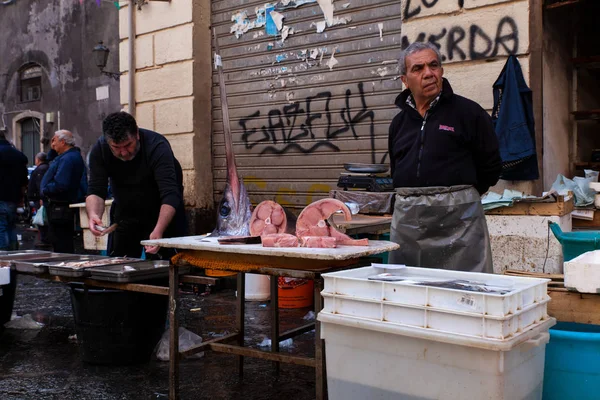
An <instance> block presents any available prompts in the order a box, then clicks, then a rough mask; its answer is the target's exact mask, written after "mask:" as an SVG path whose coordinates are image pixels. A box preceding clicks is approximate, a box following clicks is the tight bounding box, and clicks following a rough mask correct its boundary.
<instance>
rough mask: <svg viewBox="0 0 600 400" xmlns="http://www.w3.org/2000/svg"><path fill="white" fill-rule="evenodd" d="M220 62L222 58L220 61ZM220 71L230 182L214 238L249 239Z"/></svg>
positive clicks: (247, 213)
mask: <svg viewBox="0 0 600 400" xmlns="http://www.w3.org/2000/svg"><path fill="white" fill-rule="evenodd" d="M213 38H214V46H215V51H216V54H217V55H218V54H219V44H218V42H217V33H216V31H215V30H214V29H213ZM219 59H220V58H219ZM215 64H216V65H218V66H217V69H218V72H219V89H220V94H221V112H222V114H223V134H224V136H225V156H226V160H227V183H226V184H225V190H224V191H223V198H222V199H221V202H220V203H219V207H218V208H217V227H216V228H215V230H214V231H213V232H212V234H211V236H250V217H251V216H252V212H251V210H250V198H249V197H248V192H247V191H246V187H245V186H244V182H243V180H242V178H241V177H240V176H239V175H238V172H237V168H236V165H235V156H234V154H233V139H232V137H231V127H230V125H229V108H228V106H227V93H226V91H225V78H224V77H223V67H222V65H220V62H219V63H215Z"/></svg>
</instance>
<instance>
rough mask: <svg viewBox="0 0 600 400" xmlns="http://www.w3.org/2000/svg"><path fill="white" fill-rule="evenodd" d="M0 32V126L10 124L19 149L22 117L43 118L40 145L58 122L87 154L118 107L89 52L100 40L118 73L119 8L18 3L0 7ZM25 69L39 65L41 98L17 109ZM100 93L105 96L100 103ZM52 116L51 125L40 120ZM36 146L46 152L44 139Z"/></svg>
mask: <svg viewBox="0 0 600 400" xmlns="http://www.w3.org/2000/svg"><path fill="white" fill-rule="evenodd" d="M0 26H1V27H2V28H1V29H0V43H1V45H0V54H1V56H0V114H1V115H2V120H0V126H4V124H5V125H6V126H7V128H8V130H9V136H10V138H11V139H12V140H13V141H14V143H15V145H17V147H19V146H20V140H19V132H20V124H19V120H21V119H22V118H27V117H30V116H31V117H35V118H39V119H40V122H41V127H40V128H41V132H40V135H41V138H42V140H43V139H44V137H45V138H46V139H47V138H49V137H51V136H52V135H53V134H54V131H56V130H57V129H58V127H59V126H58V123H59V120H60V127H61V128H62V129H69V130H71V131H72V132H73V134H74V135H75V138H76V141H77V144H78V145H79V146H80V147H81V149H82V151H83V153H84V155H86V154H87V153H88V152H89V150H90V148H91V146H92V145H93V144H94V143H95V142H96V140H97V138H98V137H99V136H100V135H101V134H102V124H101V121H102V119H103V118H104V116H105V115H106V114H108V113H111V112H114V111H118V110H119V109H120V104H119V84H118V82H117V81H115V80H113V79H111V78H109V77H107V76H104V75H101V74H100V71H99V70H98V68H97V67H96V64H95V63H94V60H93V58H92V49H93V48H94V46H95V45H96V44H97V43H98V41H103V42H104V44H105V46H107V47H108V48H109V49H110V50H111V53H110V56H109V59H108V65H107V66H106V69H107V70H109V71H117V68H118V61H119V51H118V47H117V44H118V35H117V32H116V30H117V26H118V11H117V9H116V7H115V6H114V5H113V4H112V3H107V2H102V3H101V4H100V6H98V5H96V3H95V2H90V1H86V2H82V3H80V2H77V1H72V0H50V1H43V2H40V1H35V0H19V1H15V2H13V3H11V4H6V5H0ZM28 63H36V64H39V65H40V66H41V67H42V70H43V73H42V98H41V100H39V101H33V102H26V103H22V102H21V101H20V96H19V93H18V91H19V88H18V86H19V70H20V68H21V67H22V66H24V65H26V64H28ZM97 88H103V91H104V92H105V94H106V92H108V97H105V96H101V97H100V99H98V98H97V96H96V89H97ZM50 112H52V113H54V123H53V124H47V123H45V121H44V116H45V114H46V113H50ZM59 113H60V116H59ZM40 147H41V149H43V150H48V149H49V145H48V141H47V140H46V141H44V142H43V143H42V144H41V146H40ZM32 161H33V160H30V162H32Z"/></svg>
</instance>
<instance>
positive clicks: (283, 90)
mask: <svg viewBox="0 0 600 400" xmlns="http://www.w3.org/2000/svg"><path fill="white" fill-rule="evenodd" d="M308 1H309V2H306V0H296V1H295V2H294V0H284V1H282V2H280V3H277V4H275V6H274V10H275V11H276V12H277V13H279V14H280V15H282V16H283V17H284V19H283V23H282V24H281V25H280V26H279V27H280V28H281V30H278V32H277V35H269V34H268V33H267V31H269V30H271V31H272V30H273V29H275V30H277V26H276V24H275V25H273V24H271V22H273V20H276V19H277V17H278V15H277V14H271V17H275V18H266V25H264V26H263V25H262V23H263V22H264V21H263V18H264V16H265V14H266V13H265V12H264V11H263V10H265V3H262V2H248V3H245V4H244V5H243V6H242V8H240V2H239V0H222V1H215V2H213V3H212V25H213V27H215V28H216V30H217V34H218V40H219V47H220V55H221V59H222V63H223V69H224V72H225V81H226V82H225V83H226V87H227V99H228V105H229V114H230V118H231V120H230V123H231V129H232V135H233V141H234V152H235V157H236V162H237V166H238V171H239V173H240V175H241V176H242V177H243V178H244V182H245V183H246V186H247V188H248V191H249V194H250V199H251V201H252V202H253V203H254V204H257V203H259V202H260V201H262V200H267V199H269V200H275V201H277V202H278V203H280V204H282V205H285V206H288V207H290V208H295V209H297V211H299V210H300V209H301V208H303V207H304V206H305V205H306V204H308V203H310V202H312V201H314V200H317V199H319V198H323V197H327V196H328V192H329V190H331V189H335V188H336V184H337V180H338V177H339V174H340V172H342V171H343V164H344V163H348V162H353V163H382V162H384V163H387V162H388V159H387V136H388V128H389V124H390V122H391V120H392V118H393V117H394V116H395V115H396V114H397V108H396V107H395V105H394V104H393V103H394V99H395V98H396V96H397V95H398V94H399V92H400V90H401V81H400V80H399V79H398V67H397V65H398V64H397V59H398V55H399V52H400V46H401V34H400V30H401V5H400V1H398V0H392V1H389V0H348V1H335V2H334V7H335V11H334V14H333V17H334V18H333V19H330V22H332V23H333V24H332V26H327V25H326V24H325V17H324V14H323V11H322V9H321V7H320V6H319V3H317V2H316V1H312V2H311V0H308ZM303 3H304V4H303ZM294 6H296V7H294ZM266 7H267V8H268V7H269V6H268V5H266ZM266 11H267V13H268V10H266ZM257 12H258V16H257ZM232 17H233V19H234V21H232ZM244 24H246V27H250V29H248V30H247V31H245V32H243V31H244V29H243V28H242V27H243V26H244ZM257 25H258V26H257ZM323 25H325V30H324V31H323V32H321V33H319V32H317V29H318V28H320V27H323ZM253 26H254V27H253ZM232 27H233V29H232ZM236 29H237V31H238V32H239V34H238V36H239V37H236V34H235V32H234V33H232V32H231V31H232V30H236ZM286 30H287V32H288V36H287V38H285V40H284V41H282V37H283V36H284V35H282V33H284V32H285V31H286ZM212 119H213V125H212V126H213V143H212V146H213V160H214V161H213V179H214V188H215V200H216V201H219V200H220V198H221V196H222V191H223V188H224V186H225V181H226V163H225V145H224V137H223V121H222V116H221V99H220V95H219V81H218V76H217V74H216V73H214V71H213V91H212Z"/></svg>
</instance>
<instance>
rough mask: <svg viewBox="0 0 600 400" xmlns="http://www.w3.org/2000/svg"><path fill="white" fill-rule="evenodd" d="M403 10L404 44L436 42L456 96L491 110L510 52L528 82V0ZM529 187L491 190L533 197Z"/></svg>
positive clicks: (418, 2)
mask: <svg viewBox="0 0 600 400" xmlns="http://www.w3.org/2000/svg"><path fill="white" fill-rule="evenodd" d="M461 4H462V6H461ZM402 10H403V14H402V19H403V25H402V43H403V46H408V44H410V43H412V42H414V41H430V42H433V43H435V44H437V45H438V46H439V48H440V51H441V53H442V62H443V64H444V76H445V77H446V78H448V80H449V81H450V83H451V85H452V88H453V90H454V91H455V92H456V93H457V94H460V95H462V96H465V97H468V98H470V99H472V100H474V101H476V102H477V103H479V104H480V105H481V106H482V107H483V108H485V109H486V110H488V111H489V112H491V110H492V108H493V94H492V85H493V83H494V82H495V80H496V79H497V78H498V75H499V74H500V72H501V71H502V68H503V67H504V64H505V62H506V56H507V55H509V54H515V55H517V57H518V59H519V62H520V63H521V67H522V69H523V74H524V75H525V80H526V81H527V83H528V84H530V81H529V80H530V61H531V60H530V40H529V38H530V34H529V29H530V1H529V0H515V1H511V0H460V1H459V0H446V1H428V0H402ZM530 86H531V85H530ZM538 157H540V158H541V154H538ZM534 186H535V184H534V183H533V182H531V181H526V182H507V181H500V183H499V184H498V185H497V186H496V187H494V188H492V189H491V190H494V191H497V192H501V191H502V190H504V188H511V189H517V190H521V191H525V192H528V193H534V192H535V188H534Z"/></svg>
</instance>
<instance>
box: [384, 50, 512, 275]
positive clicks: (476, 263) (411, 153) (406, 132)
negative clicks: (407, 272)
mask: <svg viewBox="0 0 600 400" xmlns="http://www.w3.org/2000/svg"><path fill="white" fill-rule="evenodd" d="M443 72H444V70H443V68H442V62H441V56H440V53H439V50H438V49H437V47H435V46H434V45H433V44H430V43H420V42H416V43H413V44H411V45H410V46H409V47H408V48H406V50H404V51H403V53H402V55H401V57H400V78H401V79H402V82H403V83H404V85H405V86H406V87H407V89H406V90H404V91H403V92H402V93H401V94H400V95H399V96H398V98H397V99H396V105H397V106H398V107H399V108H400V113H399V114H398V115H397V116H396V117H395V118H394V119H393V121H392V123H391V125H390V132H389V155H390V164H391V172H392V178H393V181H394V187H395V188H396V203H395V207H394V214H393V219H392V226H391V240H392V241H394V242H396V243H398V244H400V249H399V250H396V251H394V252H393V253H392V254H391V256H390V262H391V263H396V264H406V265H412V266H420V267H435V268H445V269H453V270H463V271H475V272H489V273H491V272H493V270H492V254H491V249H490V242H489V234H488V230H487V224H486V221H485V215H484V213H483V208H482V206H481V198H480V195H482V194H483V193H485V192H487V190H488V189H489V188H490V186H493V185H495V184H496V182H497V181H498V178H499V176H500V172H501V160H500V154H499V151H498V140H497V138H496V134H495V132H494V128H493V126H492V120H491V118H490V116H489V115H488V114H487V112H486V111H485V110H484V109H483V108H481V106H479V105H478V104H477V103H475V102H473V101H471V100H469V99H466V98H464V97H461V96H458V95H456V94H454V92H453V91H452V87H451V86H450V83H449V82H448V81H447V80H446V79H444V78H443V77H442V76H443Z"/></svg>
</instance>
